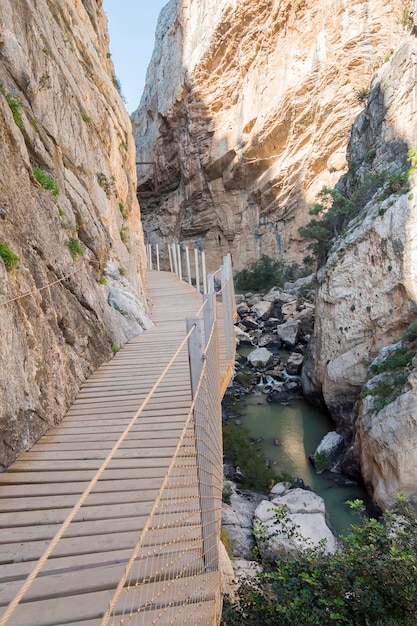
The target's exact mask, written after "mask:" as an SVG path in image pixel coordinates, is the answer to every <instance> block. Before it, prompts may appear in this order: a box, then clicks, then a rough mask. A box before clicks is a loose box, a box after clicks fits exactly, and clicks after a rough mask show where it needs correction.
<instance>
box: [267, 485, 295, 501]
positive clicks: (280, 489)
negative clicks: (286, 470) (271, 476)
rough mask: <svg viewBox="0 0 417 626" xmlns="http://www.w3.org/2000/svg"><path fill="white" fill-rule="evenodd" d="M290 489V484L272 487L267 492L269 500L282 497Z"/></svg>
mask: <svg viewBox="0 0 417 626" xmlns="http://www.w3.org/2000/svg"><path fill="white" fill-rule="evenodd" d="M290 487H291V483H277V484H276V485H274V486H273V487H272V489H271V491H270V492H269V498H270V499H273V498H276V497H277V496H283V495H284V493H286V492H287V491H288V489H289V488H290Z"/></svg>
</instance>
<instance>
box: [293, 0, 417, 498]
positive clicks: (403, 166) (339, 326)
mask: <svg viewBox="0 0 417 626" xmlns="http://www.w3.org/2000/svg"><path fill="white" fill-rule="evenodd" d="M416 17H417V12H416V5H415V3H413V5H412V11H411V13H410V19H409V21H408V24H407V29H406V31H405V32H404V35H403V37H402V39H401V40H400V42H399V44H398V47H397V48H396V49H395V51H394V53H393V55H392V56H391V57H390V59H389V60H387V62H386V63H385V64H384V66H383V67H382V68H381V70H380V71H379V73H378V75H377V77H376V78H375V79H374V80H373V82H372V85H371V91H370V94H369V100H368V105H367V106H366V108H365V109H364V111H363V112H362V113H361V114H360V115H359V116H358V118H357V120H356V122H355V124H354V126H353V131H352V137H351V141H350V146H349V151H348V159H349V164H350V169H349V173H348V175H347V176H346V177H345V179H344V181H343V184H341V185H340V187H339V189H340V190H342V191H343V192H344V193H347V194H348V193H349V191H352V189H353V188H354V187H355V186H356V187H357V186H358V185H360V184H362V185H366V184H367V181H368V183H369V181H372V180H373V179H372V177H373V176H374V177H375V176H379V177H382V178H381V179H380V180H381V181H382V182H379V184H378V186H377V187H376V188H375V189H372V188H371V191H370V196H372V197H371V198H370V200H369V202H368V203H367V205H366V206H365V207H364V209H363V210H362V212H361V213H360V215H359V216H358V218H356V219H355V220H353V221H352V222H351V223H350V225H349V226H348V229H347V232H346V234H345V235H344V236H342V237H340V238H339V239H338V241H337V242H336V243H335V245H334V246H333V249H332V251H331V253H330V256H329V258H328V261H327V263H326V265H325V266H324V267H323V268H322V269H321V270H320V271H319V273H318V283H319V285H318V291H317V297H316V323H315V330H314V335H313V339H312V342H311V345H310V352H309V356H308V359H307V361H306V364H305V366H304V370H303V383H304V390H305V393H306V395H307V396H309V397H310V398H312V399H316V400H320V398H324V402H325V404H326V406H327V407H328V408H329V409H330V411H331V413H332V415H333V417H334V419H335V421H336V424H337V427H338V430H339V431H340V432H342V433H343V434H344V435H345V436H347V438H348V439H351V440H353V447H352V449H351V450H350V453H349V455H348V460H349V462H351V461H352V460H355V459H356V462H359V464H360V468H361V471H362V474H363V477H364V479H365V481H366V482H367V484H368V485H369V487H370V489H371V491H373V492H374V496H375V499H376V501H377V502H378V503H379V504H380V505H381V506H389V505H391V504H392V503H393V501H394V499H395V496H396V494H397V493H398V492H399V491H403V492H404V493H406V494H407V495H408V496H409V497H411V498H412V499H413V498H414V499H415V502H417V490H416V485H415V477H416V471H417V469H416V468H417V416H416V411H415V406H416V401H417V398H416V372H417V370H416V369H415V368H416V366H417V363H416V362H415V360H414V361H413V362H412V363H413V364H412V365H410V366H407V368H406V369H405V370H404V371H402V370H399V369H398V364H397V363H395V361H393V364H392V365H390V367H392V371H391V372H389V371H388V374H385V376H386V380H378V379H377V381H376V383H375V384H376V388H375V389H376V391H375V397H374V396H373V395H369V396H368V393H370V392H367V391H366V393H362V395H365V396H366V400H364V401H361V402H359V403H358V405H357V401H358V398H359V392H360V391H361V389H362V386H363V385H364V383H365V381H366V379H367V378H368V376H369V373H368V365H369V363H370V362H371V361H372V359H373V358H374V357H375V356H376V355H377V353H378V351H379V350H380V349H381V348H382V347H384V346H388V345H389V344H392V343H394V342H397V341H398V340H400V339H401V337H402V335H403V334H404V332H405V331H406V329H407V328H408V326H409V324H410V323H411V322H413V321H414V320H415V319H416V316H417V287H416V284H417V283H416V268H417V202H416V198H417V178H416V174H415V173H413V172H412V171H411V172H407V170H408V168H409V167H410V162H409V160H408V159H407V153H408V151H409V149H410V148H413V147H415V146H416V144H417V126H416V81H415V76H416V72H417V65H416V58H417V56H416V54H417V40H416V36H415V32H416V31H415V27H416V26H415V25H416ZM413 20H414V22H413ZM412 350H414V351H415V345H414V346H413V347H412ZM410 358H411V357H410ZM371 369H372V368H371ZM397 384H399V388H398V389H397V390H396V392H395V393H392V390H395V388H396V385H397ZM378 389H379V391H378ZM378 396H381V397H382V398H383V402H382V403H380V404H379V405H378V403H377V402H375V400H376V398H377V397H378Z"/></svg>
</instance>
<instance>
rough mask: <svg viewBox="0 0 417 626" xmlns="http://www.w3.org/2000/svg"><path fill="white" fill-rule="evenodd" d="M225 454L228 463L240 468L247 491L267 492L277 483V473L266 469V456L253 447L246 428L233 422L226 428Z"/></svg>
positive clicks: (224, 436) (224, 431)
mask: <svg viewBox="0 0 417 626" xmlns="http://www.w3.org/2000/svg"><path fill="white" fill-rule="evenodd" d="M223 453H224V456H225V459H226V460H227V461H230V462H231V463H233V465H234V466H235V467H239V468H240V471H241V472H242V475H243V482H242V486H243V487H244V488H245V489H254V490H255V491H262V492H266V491H269V489H270V488H271V486H272V485H273V483H274V482H277V476H276V474H275V472H274V471H273V470H272V469H271V468H269V467H266V459H265V456H264V455H263V454H262V452H260V451H259V450H256V449H255V448H254V447H253V446H252V445H251V443H250V439H249V432H248V431H247V430H246V428H242V427H241V426H236V425H235V424H234V423H233V422H229V423H228V424H226V425H225V426H224V428H223Z"/></svg>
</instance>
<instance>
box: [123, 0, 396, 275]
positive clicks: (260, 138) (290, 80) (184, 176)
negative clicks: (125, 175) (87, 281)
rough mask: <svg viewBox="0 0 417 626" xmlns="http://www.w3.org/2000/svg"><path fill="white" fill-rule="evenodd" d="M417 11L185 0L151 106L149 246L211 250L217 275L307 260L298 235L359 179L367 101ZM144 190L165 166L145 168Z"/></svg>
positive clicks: (142, 143)
mask: <svg viewBox="0 0 417 626" xmlns="http://www.w3.org/2000/svg"><path fill="white" fill-rule="evenodd" d="M403 10H404V6H403V1H402V0H393V1H392V2H389V3H387V2H383V1H382V0H372V1H369V2H362V1H359V0H358V1H356V0H353V1H352V2H349V3H344V2H339V1H338V2H334V1H330V0H324V1H323V2H311V1H310V2H309V1H304V0H302V1H299V2H295V3H294V2H278V1H273V0H256V1H255V0H253V1H248V0H245V1H243V0H204V1H199V2H188V1H187V0H171V2H169V3H168V5H167V7H166V8H165V9H164V10H163V12H162V14H161V17H160V20H159V25H158V29H157V35H156V46H155V51H154V55H153V58H152V61H151V64H150V67H149V69H148V75H147V85H146V88H145V92H144V95H143V98H142V101H141V104H140V106H139V108H138V110H137V111H136V113H135V114H134V116H133V126H134V132H135V140H136V145H137V149H138V161H155V162H156V164H157V177H158V179H159V191H158V195H156V196H155V197H151V198H148V199H146V200H145V199H144V200H143V201H141V205H142V214H143V223H144V230H145V233H146V236H147V238H148V239H149V241H152V242H161V241H164V240H172V239H176V240H180V241H189V242H197V243H199V244H202V245H204V248H205V250H206V252H207V253H208V261H209V266H212V267H213V268H214V267H216V266H217V265H218V259H219V257H220V255H221V254H224V253H225V252H229V251H231V252H232V254H233V259H234V265H235V268H236V269H239V268H241V267H242V266H244V265H247V264H248V263H250V262H252V261H253V260H255V259H258V258H259V257H260V256H261V255H262V254H268V255H270V256H272V257H276V256H284V257H285V258H287V259H289V260H298V261H301V260H302V258H303V256H304V254H305V241H304V240H302V239H301V237H300V235H299V234H298V228H299V227H300V226H302V225H304V224H305V223H306V222H307V221H308V220H309V217H308V209H309V208H311V205H312V204H313V203H314V201H315V198H316V195H317V193H318V192H319V190H320V189H321V188H322V187H323V185H329V186H333V185H334V184H335V183H336V182H337V180H339V178H340V176H341V175H342V174H343V173H344V172H345V171H346V159H345V152H346V145H347V141H348V138H349V130H350V127H351V124H352V122H353V120H354V119H355V118H356V116H357V115H358V113H359V111H360V109H361V105H360V104H359V103H358V97H357V96H358V94H359V92H360V91H361V90H363V89H366V88H367V86H368V85H369V80H370V77H371V76H372V75H373V74H374V73H375V72H376V71H377V69H378V68H379V67H380V66H381V65H382V63H383V61H384V59H385V57H386V56H387V55H388V54H389V53H390V52H391V50H392V49H393V48H394V47H395V46H396V45H397V42H398V40H399V38H400V36H401V34H402V32H403V27H402V26H401V24H400V21H401V16H402V15H403ZM138 176H139V183H140V186H141V189H142V190H144V191H146V190H149V189H150V188H152V187H153V182H154V181H153V175H152V167H150V166H147V165H141V166H139V167H138Z"/></svg>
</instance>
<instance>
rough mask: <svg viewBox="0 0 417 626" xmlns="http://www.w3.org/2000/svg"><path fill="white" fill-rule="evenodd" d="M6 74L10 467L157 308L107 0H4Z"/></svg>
mask: <svg viewBox="0 0 417 626" xmlns="http://www.w3.org/2000/svg"><path fill="white" fill-rule="evenodd" d="M0 80H1V89H0V91H1V94H0V154H1V168H0V242H1V243H2V244H4V245H6V244H7V249H10V250H11V251H12V252H13V253H14V254H16V255H17V256H18V257H19V263H18V267H15V268H14V269H10V268H9V271H8V270H7V268H6V266H5V264H4V262H2V261H1V260H0V334H1V342H0V361H1V367H0V389H1V391H2V398H1V408H0V426H1V435H0V467H1V466H3V467H4V466H7V465H8V464H10V463H11V462H12V461H13V460H14V458H15V456H16V454H17V453H18V452H19V451H21V450H23V449H25V448H26V447H28V446H29V445H31V444H32V443H33V442H34V441H35V440H36V439H37V438H38V437H39V436H40V435H41V434H42V433H43V432H45V430H46V429H47V428H48V427H50V426H52V425H54V424H56V423H57V422H58V421H59V420H60V419H61V418H62V416H63V414H64V413H65V410H66V409H67V408H68V406H69V404H70V403H71V401H72V400H73V398H74V396H75V394H76V392H77V390H78V388H79V385H80V383H81V382H82V381H83V380H85V378H86V377H87V376H88V375H89V374H90V373H91V372H92V371H93V370H94V369H95V368H96V367H97V366H98V365H99V364H100V363H101V362H103V361H104V360H105V359H108V358H110V356H111V354H112V349H111V346H112V344H114V346H120V345H121V344H123V343H124V342H126V340H128V339H129V338H131V337H132V336H133V335H135V334H138V333H139V332H141V331H142V329H143V328H144V327H146V326H147V325H148V324H149V320H148V318H147V315H146V298H145V293H144V286H143V277H144V274H143V272H144V267H145V263H144V254H143V236H142V229H141V224H140V215H139V207H138V203H137V199H136V195H135V192H136V173H135V158H134V144H133V138H132V132H131V126H130V122H129V119H128V116H127V113H126V112H125V109H124V106H123V103H122V101H121V98H120V95H119V93H118V91H117V89H116V88H115V84H114V69H113V65H112V63H111V61H110V59H109V54H108V37H107V31H106V18H105V15H104V13H103V10H102V8H101V2H96V1H95V0H84V1H83V2H81V0H60V2H53V1H52V0H37V1H36V2H26V1H25V0H2V2H1V7H0ZM36 168H37V169H40V170H43V171H44V172H46V173H47V174H48V175H51V176H52V177H53V179H54V180H55V182H56V184H57V188H55V189H52V191H51V190H48V189H45V188H44V186H45V183H44V186H42V185H41V184H39V183H38V182H37V180H36V179H35V176H34V173H33V170H34V169H36ZM46 186H48V183H47V185H46ZM58 191H59V193H58ZM54 193H55V195H54ZM122 213H123V215H122ZM121 232H122V236H123V239H124V240H125V241H122V238H121V235H120V233H121ZM71 250H72V254H71ZM80 251H82V253H83V254H82V255H81V254H79V252H80ZM74 257H75V258H74ZM63 277H67V278H65V280H63V281H62V282H55V281H58V280H59V279H61V278H63ZM106 281H107V282H106ZM49 283H55V284H52V285H51V286H50V287H48V288H46V289H43V287H44V286H45V285H48V284H49ZM27 292H29V295H27V296H25V297H22V298H20V299H17V300H14V299H15V298H18V297H19V296H21V295H22V294H25V293H27ZM110 296H111V297H110ZM10 300H13V301H10ZM9 301H10V302H9ZM126 302H127V303H128V304H129V306H125V305H126ZM114 346H113V348H114Z"/></svg>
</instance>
